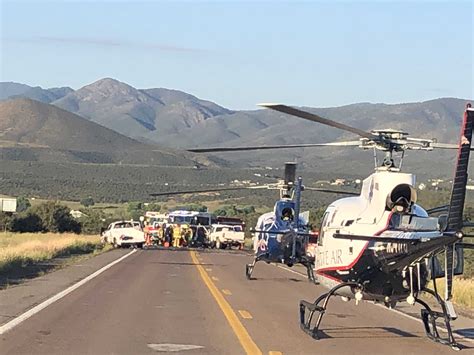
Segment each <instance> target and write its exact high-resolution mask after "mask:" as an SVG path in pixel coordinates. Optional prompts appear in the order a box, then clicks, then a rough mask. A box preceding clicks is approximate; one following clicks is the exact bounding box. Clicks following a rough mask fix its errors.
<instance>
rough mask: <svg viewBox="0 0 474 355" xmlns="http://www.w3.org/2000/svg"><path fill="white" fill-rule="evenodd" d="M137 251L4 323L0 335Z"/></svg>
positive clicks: (0, 328)
mask: <svg viewBox="0 0 474 355" xmlns="http://www.w3.org/2000/svg"><path fill="white" fill-rule="evenodd" d="M136 251H137V249H133V250H132V251H131V252H130V253H127V254H125V255H124V256H122V257H120V258H118V259H117V260H114V261H112V262H111V263H109V264H107V265H105V266H104V267H102V268H100V269H99V270H97V271H96V272H94V273H92V274H90V275H89V276H87V277H85V278H83V279H82V280H81V281H79V282H76V283H75V284H74V285H72V286H69V287H68V288H66V289H65V290H63V291H61V292H59V293H57V294H56V295H54V296H53V297H51V298H48V299H47V300H46V301H44V302H42V303H40V304H39V305H37V306H35V307H33V308H31V309H30V310H28V311H26V312H25V313H23V314H21V315H19V316H18V317H16V318H14V319H12V320H11V321H9V322H8V323H5V324H4V325H2V326H1V327H0V335H2V334H5V333H6V332H8V331H9V330H11V329H13V328H15V327H16V326H17V325H19V324H20V323H22V322H24V321H25V320H27V319H28V318H30V317H32V316H34V315H35V314H36V313H38V312H40V311H42V310H43V309H45V308H46V307H48V306H49V305H51V304H53V303H54V302H56V301H58V300H60V299H61V298H63V297H64V296H67V295H68V294H70V293H71V292H72V291H74V290H75V289H77V288H79V287H81V286H82V285H84V284H85V283H86V282H88V281H90V280H92V279H93V278H95V277H97V276H99V275H100V274H102V273H103V272H104V271H106V270H108V269H110V268H111V267H112V266H114V265H115V264H118V263H119V262H121V261H122V260H123V259H125V258H128V257H129V256H130V255H132V254H133V253H135V252H136Z"/></svg>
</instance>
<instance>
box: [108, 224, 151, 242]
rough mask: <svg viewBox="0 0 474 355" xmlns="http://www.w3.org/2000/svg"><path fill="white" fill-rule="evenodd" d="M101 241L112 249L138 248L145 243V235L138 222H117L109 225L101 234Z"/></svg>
mask: <svg viewBox="0 0 474 355" xmlns="http://www.w3.org/2000/svg"><path fill="white" fill-rule="evenodd" d="M101 241H102V242H103V243H109V244H112V245H113V246H114V247H117V248H120V247H138V248H141V247H142V246H143V244H144V243H145V233H143V231H142V230H141V227H140V224H139V222H136V221H118V222H113V223H110V224H109V226H108V227H107V229H106V230H105V231H104V232H103V233H102V236H101Z"/></svg>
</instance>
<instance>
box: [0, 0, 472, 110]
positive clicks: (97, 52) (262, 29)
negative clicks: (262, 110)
mask: <svg viewBox="0 0 474 355" xmlns="http://www.w3.org/2000/svg"><path fill="white" fill-rule="evenodd" d="M0 2H1V5H0V11H1V32H0V45H1V46H0V51H1V53H0V61H1V62H0V81H15V82H21V83H25V84H28V85H32V86H41V87H43V88H48V87H58V86H70V87H72V88H74V89H78V88H80V87H82V86H84V85H87V84H89V83H92V82H94V81H96V80H99V79H101V78H104V77H112V78H115V79H117V80H120V81H123V82H126V83H128V84H130V85H132V86H134V87H136V88H152V87H165V88H171V89H177V90H182V91H186V92H188V93H191V94H194V95H196V96H198V97H200V98H203V99H208V100H211V101H214V102H216V103H218V104H220V105H222V106H225V107H228V108H231V109H255V108H256V104H257V103H259V102H282V103H286V104H293V105H298V106H313V107H331V106H341V105H345V104H350V103H356V102H373V103H377V102H383V103H401V102H413V101H424V100H429V99H433V98H439V97H459V98H474V78H473V73H474V64H473V63H474V43H473V42H474V39H473V37H474V34H473V33H474V26H473V11H474V5H473V2H471V1H462V2H455V1H448V2H439V1H436V2H433V1H402V2H393V1H369V2H367V1H366V2H355V1H344V2H341V1H312V2H295V1H291V2H284V1H260V2H253V1H240V2H237V1H235V2H229V1H214V2H200V1H188V2H179V1H172V2H171V1H170V2H165V1H144V2H139V1H128V2H127V1H67V0H64V1H48V2H46V1H22V0H15V1H11V0H0Z"/></svg>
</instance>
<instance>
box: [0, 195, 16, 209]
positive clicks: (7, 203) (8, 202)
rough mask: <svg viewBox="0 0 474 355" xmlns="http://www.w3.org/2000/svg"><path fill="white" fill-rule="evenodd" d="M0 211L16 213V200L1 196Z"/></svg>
mask: <svg viewBox="0 0 474 355" xmlns="http://www.w3.org/2000/svg"><path fill="white" fill-rule="evenodd" d="M0 211H2V212H11V213H13V212H16V198H15V197H8V196H3V195H2V196H1V197H0Z"/></svg>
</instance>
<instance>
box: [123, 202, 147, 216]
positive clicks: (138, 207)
mask: <svg viewBox="0 0 474 355" xmlns="http://www.w3.org/2000/svg"><path fill="white" fill-rule="evenodd" d="M127 211H128V213H129V215H130V217H131V218H132V219H135V220H138V219H139V218H140V216H143V215H144V213H145V212H144V210H143V203H141V202H129V203H128V207H127Z"/></svg>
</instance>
